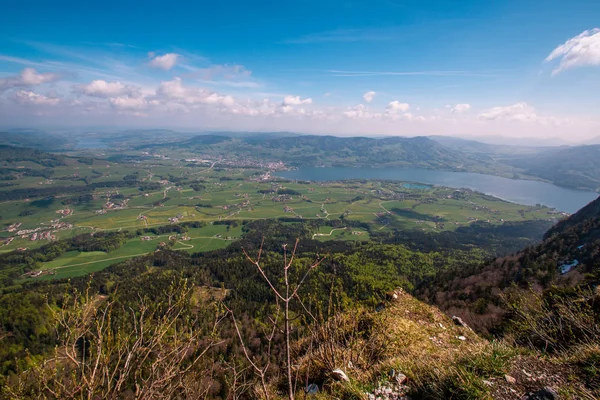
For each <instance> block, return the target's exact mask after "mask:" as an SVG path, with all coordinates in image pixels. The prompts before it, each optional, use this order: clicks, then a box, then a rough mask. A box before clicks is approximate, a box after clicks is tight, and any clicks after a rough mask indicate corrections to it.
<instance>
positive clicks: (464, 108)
mask: <svg viewBox="0 0 600 400" xmlns="http://www.w3.org/2000/svg"><path fill="white" fill-rule="evenodd" d="M470 109H471V105H470V104H466V103H461V104H456V105H455V106H454V107H451V108H450V111H451V112H453V113H456V114H462V113H466V112H469V110H470Z"/></svg>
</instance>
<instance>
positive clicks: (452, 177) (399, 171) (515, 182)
mask: <svg viewBox="0 0 600 400" xmlns="http://www.w3.org/2000/svg"><path fill="white" fill-rule="evenodd" d="M274 175H275V176H278V177H281V178H284V179H292V180H307V181H315V182H324V181H348V180H365V179H369V180H382V181H396V182H408V183H417V184H425V185H436V186H441V187H449V188H454V189H470V190H473V191H476V192H480V193H483V194H486V195H488V196H493V197H496V198H498V199H500V200H504V201H508V202H511V203H515V204H524V205H529V206H533V205H536V204H542V205H545V206H547V207H550V208H555V209H556V210H559V211H563V212H567V213H574V212H576V211H577V210H579V209H580V208H582V207H584V206H585V205H586V204H588V203H589V202H591V201H593V200H595V199H596V198H597V197H598V193H596V192H593V191H587V190H577V189H572V188H565V187H562V186H558V185H554V184H553V183H548V182H543V181H539V180H529V179H511V178H506V177H500V176H498V175H488V174H482V173H478V172H455V171H444V170H434V169H426V168H373V167H371V168H368V167H367V168H362V167H356V168H353V167H306V168H298V169H294V170H287V171H279V172H277V173H275V174H274Z"/></svg>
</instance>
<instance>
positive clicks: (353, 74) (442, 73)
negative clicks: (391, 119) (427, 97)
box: [327, 69, 500, 77]
mask: <svg viewBox="0 0 600 400" xmlns="http://www.w3.org/2000/svg"><path fill="white" fill-rule="evenodd" d="M327 73H329V74H330V75H332V76H345V77H369V76H415V75H427V76H470V77H498V76H500V75H499V74H497V73H487V72H474V71H347V70H335V69H332V70H327Z"/></svg>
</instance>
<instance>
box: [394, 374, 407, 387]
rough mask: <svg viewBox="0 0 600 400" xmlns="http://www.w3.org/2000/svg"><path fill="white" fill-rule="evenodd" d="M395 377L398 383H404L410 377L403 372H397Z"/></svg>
mask: <svg viewBox="0 0 600 400" xmlns="http://www.w3.org/2000/svg"><path fill="white" fill-rule="evenodd" d="M395 378H396V383H397V384H398V385H402V384H403V383H404V382H406V379H408V378H407V377H406V375H404V374H401V373H398V374H396V376H395Z"/></svg>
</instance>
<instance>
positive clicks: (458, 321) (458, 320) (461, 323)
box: [452, 315, 469, 328]
mask: <svg viewBox="0 0 600 400" xmlns="http://www.w3.org/2000/svg"><path fill="white" fill-rule="evenodd" d="M452 321H454V324H455V325H458V326H462V327H464V328H468V327H469V325H467V324H465V321H463V320H462V318H461V317H457V316H456V315H454V316H452Z"/></svg>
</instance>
